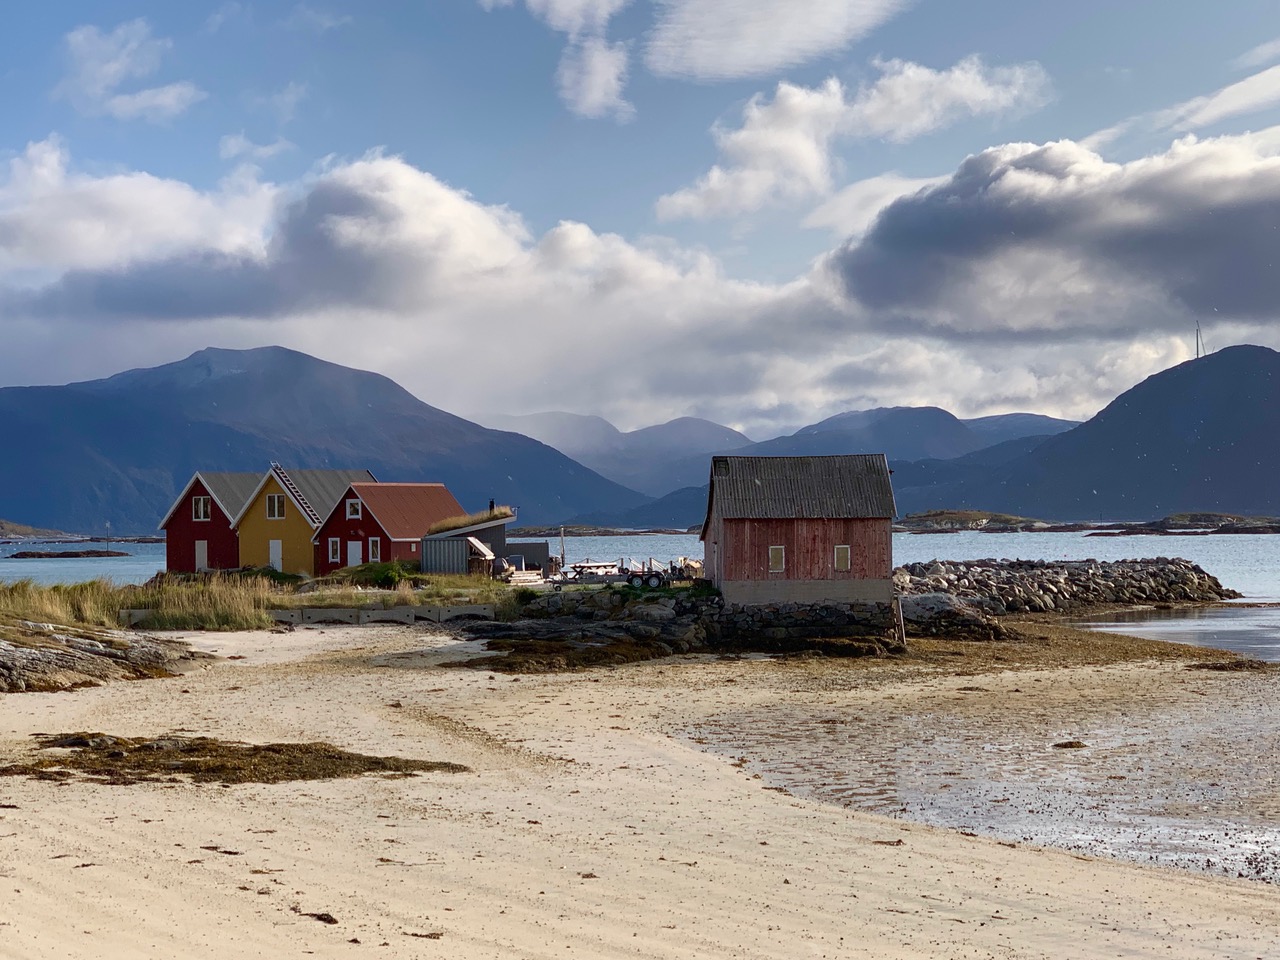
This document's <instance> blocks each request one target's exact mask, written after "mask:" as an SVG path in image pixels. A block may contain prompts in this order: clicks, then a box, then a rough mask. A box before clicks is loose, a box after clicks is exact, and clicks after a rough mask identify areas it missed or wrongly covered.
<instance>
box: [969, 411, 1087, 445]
mask: <svg viewBox="0 0 1280 960" xmlns="http://www.w3.org/2000/svg"><path fill="white" fill-rule="evenodd" d="M960 422H961V423H963V424H964V425H965V426H966V427H968V428H969V429H970V430H971V431H972V432H973V434H974V435H975V436H977V437H979V438H981V440H982V442H983V446H992V445H994V444H997V443H1004V442H1005V441H1006V440H1020V439H1022V438H1023V437H1048V436H1053V435H1055V434H1059V433H1066V432H1067V431H1068V430H1070V429H1072V428H1074V427H1078V426H1080V421H1079V420H1059V419H1058V418H1057V417H1046V416H1043V415H1042V414H1039V413H1001V414H997V415H996V416H993V417H978V418H976V419H973V420H962V421H960Z"/></svg>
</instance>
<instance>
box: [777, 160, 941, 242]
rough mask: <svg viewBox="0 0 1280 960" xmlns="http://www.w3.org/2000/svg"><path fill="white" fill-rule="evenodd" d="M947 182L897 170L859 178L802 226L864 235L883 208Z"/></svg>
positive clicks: (830, 198)
mask: <svg viewBox="0 0 1280 960" xmlns="http://www.w3.org/2000/svg"><path fill="white" fill-rule="evenodd" d="M946 181H947V178H946V177H904V176H902V175H901V174H897V173H882V174H880V175H879V176H875V177H868V178H867V179H865V180H858V181H857V182H855V183H851V184H849V185H848V186H845V187H842V188H841V189H840V190H839V191H838V192H837V193H835V194H834V195H833V196H831V197H828V198H827V199H826V200H824V201H823V202H822V203H821V204H820V205H819V206H818V207H816V208H815V209H814V210H813V211H812V212H810V213H809V215H808V216H806V217H805V218H804V220H803V222H802V223H801V225H802V226H805V227H809V228H818V229H821V228H825V229H827V230H830V231H831V232H832V233H833V234H834V235H835V236H837V237H839V238H841V239H845V238H848V237H850V236H861V235H862V234H864V233H866V232H867V229H868V228H869V227H870V226H871V224H872V223H874V222H875V219H876V217H878V216H879V215H880V211H882V210H883V209H884V208H885V207H887V206H889V204H891V203H893V201H895V200H897V199H898V198H899V197H910V196H912V195H914V194H917V193H919V192H920V191H921V190H927V189H928V188H929V187H935V186H937V185H938V184H940V183H945V182H946Z"/></svg>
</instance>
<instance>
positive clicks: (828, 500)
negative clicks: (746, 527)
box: [707, 453, 898, 520]
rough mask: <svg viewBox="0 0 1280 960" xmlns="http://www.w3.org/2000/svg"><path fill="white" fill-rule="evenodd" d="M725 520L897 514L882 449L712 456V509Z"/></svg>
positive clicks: (828, 517) (709, 500) (866, 516)
mask: <svg viewBox="0 0 1280 960" xmlns="http://www.w3.org/2000/svg"><path fill="white" fill-rule="evenodd" d="M713 509H714V510H715V512H716V513H717V514H718V515H719V516H721V517H725V518H728V519H755V520H767V519H785V518H789V517H803V518H806V519H820V518H827V519H836V518H839V519H851V518H868V517H895V516H897V514H898V509H897V506H896V505H895V504H894V502H893V486H892V485H891V484H890V482H889V463H888V461H887V460H886V459H885V455H884V454H883V453H861V454H850V455H848V456H840V457H712V459H711V495H710V497H709V498H708V502H707V516H708V519H710V516H711V511H712V510H713Z"/></svg>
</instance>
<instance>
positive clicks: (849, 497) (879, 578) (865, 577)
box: [702, 453, 897, 604]
mask: <svg viewBox="0 0 1280 960" xmlns="http://www.w3.org/2000/svg"><path fill="white" fill-rule="evenodd" d="M896 515H897V508H896V506H895V505H894V502H893V488H892V486H891V484H890V482H889V464H888V461H886V459H885V457H884V454H879V453H877V454H857V455H850V456H840V457H713V458H712V460H711V489H710V493H709V494H708V497H707V518H706V521H705V522H704V523H703V525H702V541H703V544H704V546H705V551H706V559H705V566H704V569H705V571H706V576H707V578H708V579H710V580H711V581H712V583H714V584H715V586H716V588H717V589H719V590H720V592H721V594H722V595H723V596H724V598H725V601H726V602H728V603H738V604H762V603H787V602H794V603H821V602H844V603H848V602H855V601H863V602H871V601H876V602H883V603H888V602H890V601H891V600H892V599H893V518H894V517H895V516H896Z"/></svg>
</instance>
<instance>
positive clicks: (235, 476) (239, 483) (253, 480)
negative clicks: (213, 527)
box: [200, 471, 262, 518]
mask: <svg viewBox="0 0 1280 960" xmlns="http://www.w3.org/2000/svg"><path fill="white" fill-rule="evenodd" d="M200 479H201V480H203V481H204V485H205V489H207V490H208V491H209V493H210V495H211V496H212V497H213V498H214V499H215V500H217V501H218V503H220V504H221V505H222V509H223V511H224V512H225V513H226V515H227V517H228V518H235V517H237V516H239V514H240V511H241V510H243V509H244V505H245V504H246V503H247V502H248V500H249V498H250V497H251V496H253V491H254V490H256V489H258V484H259V483H260V482H261V481H262V474H261V473H205V472H204V471H201V472H200Z"/></svg>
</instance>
